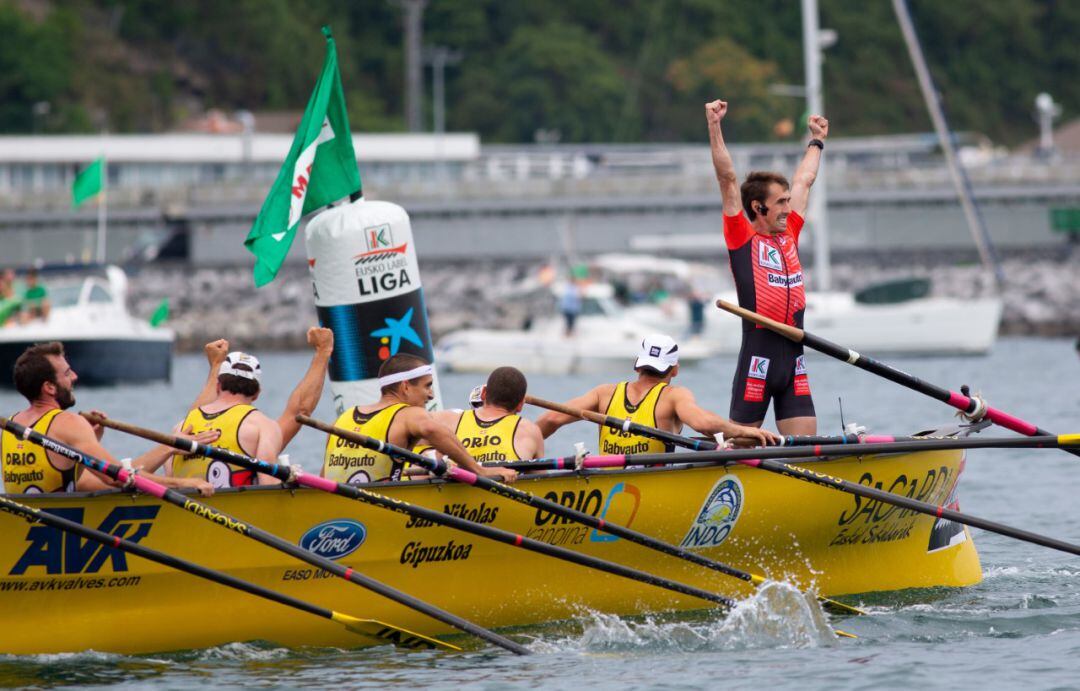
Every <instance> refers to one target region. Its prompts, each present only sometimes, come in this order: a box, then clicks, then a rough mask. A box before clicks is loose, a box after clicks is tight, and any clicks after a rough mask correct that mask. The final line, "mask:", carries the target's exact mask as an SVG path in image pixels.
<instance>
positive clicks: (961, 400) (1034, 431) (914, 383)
mask: <svg viewBox="0 0 1080 691" xmlns="http://www.w3.org/2000/svg"><path fill="white" fill-rule="evenodd" d="M716 306H717V307H719V308H720V309H722V310H724V311H726V312H730V313H732V314H734V315H736V316H738V317H742V318H743V319H745V320H747V321H749V322H752V323H754V324H758V325H760V326H763V327H765V328H766V329H769V330H770V331H774V332H776V333H778V334H780V335H781V336H783V337H785V338H787V339H788V340H790V341H792V342H794V343H802V344H803V345H805V346H807V347H809V348H813V349H814V350H816V351H818V352H819V353H824V354H825V355H828V356H830V357H834V358H836V359H837V360H842V361H844V362H846V363H848V364H850V365H855V366H856V367H858V368H859V369H864V370H866V371H867V372H872V373H873V374H876V375H878V376H879V377H884V378H885V379H888V380H889V381H891V382H894V383H896V384H900V385H901V386H905V387H907V388H909V389H911V390H913V391H918V392H919V393H921V394H925V395H927V396H929V397H931V398H936V399H937V400H939V401H941V402H942V403H947V404H948V405H951V406H952V407H954V408H956V409H957V410H960V411H962V412H964V413H966V414H968V415H972V416H973V417H974V418H979V419H981V418H982V417H983V416H985V417H986V418H987V419H988V420H990V421H991V422H993V423H994V424H995V425H999V426H1001V427H1004V428H1005V429H1010V430H1012V431H1013V432H1018V433H1020V434H1023V435H1024V436H1028V437H1036V436H1043V437H1045V436H1051V435H1052V434H1053V433H1052V432H1047V431H1046V430H1044V429H1042V428H1040V427H1038V426H1037V425H1033V424H1032V423H1030V422H1027V421H1026V420H1021V419H1020V418H1018V417H1015V416H1013V415H1010V414H1008V413H1006V412H1003V411H1001V410H998V409H997V408H994V407H993V406H989V405H986V402H985V401H981V400H979V399H978V398H972V397H970V396H967V395H965V394H963V393H957V392H955V391H949V390H948V389H943V388H941V387H939V386H935V385H933V384H930V383H928V382H925V381H923V380H922V379H919V378H918V377H914V376H912V375H910V374H908V373H907V372H904V371H902V370H898V369H896V368H895V367H893V366H891V365H886V364H885V363H883V362H880V361H878V360H875V359H873V358H871V357H867V356H866V355H862V354H861V353H858V352H856V351H854V350H852V349H851V348H845V347H843V346H839V345H837V344H835V343H833V342H832V341H827V340H825V339H824V338H821V337H820V336H815V335H814V334H812V333H810V332H808V331H806V330H804V329H800V328H797V327H794V326H789V325H787V324H781V323H780V322H778V321H776V320H773V319H769V318H768V317H763V316H762V315H760V314H758V313H757V312H752V311H750V310H748V309H743V308H742V307H739V306H738V305H733V304H731V303H730V302H725V301H724V300H717V301H716ZM1065 451H1067V452H1068V453H1071V454H1073V455H1074V456H1080V450H1077V449H1065Z"/></svg>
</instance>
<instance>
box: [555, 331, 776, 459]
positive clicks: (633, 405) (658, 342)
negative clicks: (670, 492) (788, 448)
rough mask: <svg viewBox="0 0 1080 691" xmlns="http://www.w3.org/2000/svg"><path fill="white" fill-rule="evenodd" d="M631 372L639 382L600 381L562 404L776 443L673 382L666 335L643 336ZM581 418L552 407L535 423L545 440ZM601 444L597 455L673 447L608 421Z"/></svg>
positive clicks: (675, 365)
mask: <svg viewBox="0 0 1080 691" xmlns="http://www.w3.org/2000/svg"><path fill="white" fill-rule="evenodd" d="M634 371H636V372H637V375H638V377H637V380H635V381H623V382H619V383H618V384H601V385H600V386H597V387H596V388H594V389H593V390H591V391H589V392H588V393H586V394H585V395H583V396H579V397H578V398H575V399H573V400H570V401H568V402H567V403H566V405H567V406H569V407H573V408H580V409H583V410H592V411H594V412H597V413H603V414H605V415H610V416H612V417H616V418H620V419H630V420H631V421H632V422H636V423H638V424H641V425H647V426H649V427H657V428H659V429H662V430H665V431H667V432H674V433H678V432H680V431H681V430H682V427H683V425H684V424H685V425H687V426H689V427H691V428H693V429H694V430H696V431H697V432H699V433H701V434H704V435H707V436H709V437H712V436H714V435H716V434H723V435H724V436H725V437H727V438H729V439H738V440H740V442H741V443H746V442H749V443H750V444H751V445H761V446H766V445H768V444H776V443H779V442H780V438H779V437H778V436H777V435H775V434H773V433H772V432H768V431H765V430H762V429H759V428H756V427H747V426H744V425H738V424H735V423H734V422H731V421H730V420H726V419H724V418H722V417H720V416H719V415H716V414H714V413H711V412H709V411H707V410H705V409H704V408H701V407H700V406H698V404H697V402H696V401H695V400H694V394H693V393H691V391H690V389H687V388H685V387H682V386H673V385H672V384H671V380H672V379H673V378H675V376H677V375H678V373H679V345H678V344H677V343H676V342H675V340H674V339H673V338H671V337H670V336H666V335H664V334H653V335H651V336H646V337H645V338H644V339H643V340H642V341H641V349H640V351H639V352H638V357H637V360H635V361H634ZM579 419H580V418H576V417H572V416H570V415H566V414H563V413H556V412H553V411H552V412H547V413H544V414H543V415H542V416H540V419H538V420H537V421H536V424H537V425H538V426H539V428H540V431H541V432H542V433H543V435H544V437H545V438H546V437H550V436H551V435H552V434H554V433H555V431H556V430H558V429H559V428H560V427H562V426H563V425H567V424H570V423H571V422H577V421H578V420H579ZM599 443H600V446H599V449H600V450H599V453H600V454H603V455H623V454H643V453H665V452H671V451H674V447H672V446H671V445H669V444H665V443H664V442H662V441H659V440H657V439H652V438H650V437H644V436H640V435H636V434H631V433H629V432H623V431H621V430H615V429H611V428H609V427H607V426H606V425H605V426H601V427H600V442H599Z"/></svg>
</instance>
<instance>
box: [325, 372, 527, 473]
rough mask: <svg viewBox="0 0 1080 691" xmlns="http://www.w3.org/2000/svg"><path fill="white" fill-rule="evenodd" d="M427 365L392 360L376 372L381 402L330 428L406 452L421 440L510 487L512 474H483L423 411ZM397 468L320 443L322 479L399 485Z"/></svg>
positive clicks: (355, 450) (335, 442) (337, 442)
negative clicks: (381, 481)
mask: <svg viewBox="0 0 1080 691" xmlns="http://www.w3.org/2000/svg"><path fill="white" fill-rule="evenodd" d="M433 372H434V370H433V369H432V367H431V365H430V364H428V363H427V362H425V361H424V360H423V359H421V358H419V357H416V356H415V355H409V354H406V353H398V354H397V355H392V356H391V357H390V358H389V359H388V360H386V362H384V363H383V364H382V366H381V367H380V368H379V388H380V392H381V397H380V398H379V400H378V401H376V402H375V403H372V404H370V405H359V406H353V407H352V408H349V409H347V410H346V411H345V412H344V413H342V414H341V416H340V417H339V418H338V419H337V422H335V423H334V425H335V426H336V427H341V428H342V429H347V430H350V431H353V432H358V433H360V434H364V435H366V436H369V437H373V438H375V439H378V440H380V441H385V442H389V443H391V444H394V445H395V446H399V447H403V448H406V449H412V448H413V447H414V446H415V445H416V444H417V442H418V441H419V440H420V439H426V440H427V441H428V442H429V443H430V444H431V445H432V446H434V447H435V449H436V451H438V452H439V453H441V454H443V455H444V456H447V457H449V458H450V459H451V460H453V461H454V462H456V463H457V464H458V465H460V466H462V467H464V468H465V469H466V470H470V471H472V472H474V473H476V474H478V475H482V476H484V477H490V478H493V479H500V480H503V481H505V482H513V481H514V479H515V478H516V477H517V473H515V472H514V471H513V470H511V469H509V468H483V467H481V466H480V464H479V463H477V462H476V460H475V459H474V458H473V457H472V456H471V455H470V454H469V452H468V450H467V449H466V448H465V447H464V446H463V445H462V444H461V442H459V441H458V439H457V437H455V436H454V434H453V432H451V431H450V429H449V428H447V427H446V426H444V425H442V424H440V423H439V422H437V421H436V420H435V418H433V417H432V416H431V414H430V413H428V412H427V410H426V409H425V405H426V404H427V402H428V401H430V400H432V399H433V398H434V397H435V393H434V391H433V389H432V385H433V382H434V378H433V376H432V375H433ZM401 471H402V464H401V462H400V461H398V460H397V459H394V458H391V457H390V456H388V455H386V454H382V453H377V452H375V451H371V450H369V449H365V448H363V447H361V446H360V445H359V444H356V443H354V442H349V441H346V440H344V439H341V438H340V437H337V436H335V435H331V436H330V438H329V439H327V441H326V454H325V456H324V458H323V467H322V473H321V474H322V476H323V477H326V478H329V479H331V480H334V481H336V482H347V483H349V484H362V483H366V482H378V481H380V480H400V479H401Z"/></svg>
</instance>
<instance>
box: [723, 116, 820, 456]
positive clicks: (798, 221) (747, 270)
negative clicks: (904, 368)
mask: <svg viewBox="0 0 1080 691" xmlns="http://www.w3.org/2000/svg"><path fill="white" fill-rule="evenodd" d="M727 110H728V104H727V102H726V101H719V100H717V101H712V102H710V103H706V104H705V119H706V121H707V122H708V125H709V143H710V145H711V147H712V160H713V167H714V168H715V170H716V179H717V181H718V182H719V183H720V195H721V197H722V198H723V200H724V241H725V242H726V243H727V248H728V256H729V258H730V260H731V271H732V273H733V274H734V276H735V289H736V291H737V292H738V295H739V305H740V306H741V307H743V308H745V309H748V310H753V311H754V312H757V313H759V314H762V315H764V316H766V317H769V318H771V319H775V320H776V321H779V322H782V323H784V324H789V325H791V326H795V327H798V328H802V325H803V312H804V311H805V309H806V291H805V288H804V287H803V271H802V264H801V263H800V262H799V233H800V232H801V231H802V227H803V214H804V213H805V212H806V207H807V203H808V201H809V198H810V187H811V186H812V185H813V184H814V180H815V179H816V178H817V173H818V166H819V165H820V163H821V155H822V152H823V151H824V150H825V139H826V137H828V135H829V121H828V120H826V119H825V118H823V117H822V116H820V115H811V116H810V118H809V120H808V125H809V128H810V134H811V136H812V139H810V142H809V144H808V145H807V147H806V154H805V155H804V156H803V159H802V162H801V163H799V167H798V168H797V169H796V170H795V175H794V177H793V178H792V182H791V185H788V181H787V179H786V178H785V177H784V176H783V175H780V174H779V173H773V172H760V171H758V172H751V173H750V174H749V175H747V176H746V180H745V181H743V183H742V186H741V187H740V185H739V179H738V177H737V176H736V175H735V163H734V161H732V158H731V153H730V152H729V151H728V149H727V146H726V145H725V144H724V136H723V133H722V132H721V130H720V122H721V121H722V120H723V119H724V116H725V115H726V114H727ZM770 401H773V402H774V408H773V413H774V414H775V415H776V426H777V429H778V430H779V432H780V434H782V435H805V434H816V433H817V417H816V415H815V412H814V401H813V398H812V397H811V395H810V382H809V380H808V378H807V373H806V364H805V362H804V361H803V347H802V344H796V343H791V342H790V341H788V340H787V339H786V338H784V337H783V336H781V335H779V334H776V333H773V332H772V331H770V330H768V329H763V328H760V327H757V326H755V325H754V324H751V323H750V322H746V321H744V322H743V335H742V347H741V349H740V350H739V361H738V366H737V368H736V370H735V379H734V382H733V383H732V387H731V409H730V417H731V419H732V420H733V421H735V422H738V423H741V424H745V425H751V426H755V427H760V426H761V424H762V423H763V422H764V421H765V413H766V412H767V411H768V409H769V402H770Z"/></svg>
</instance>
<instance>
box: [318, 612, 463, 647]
mask: <svg viewBox="0 0 1080 691" xmlns="http://www.w3.org/2000/svg"><path fill="white" fill-rule="evenodd" d="M332 618H333V620H334V621H336V622H337V623H339V624H341V625H342V626H344V627H345V628H346V629H348V630H349V631H352V632H353V633H356V634H359V635H361V636H364V637H366V638H374V639H377V640H379V641H381V642H383V643H391V644H393V645H395V646H397V647H398V648H407V649H409V650H417V649H420V648H427V649H429V650H450V651H454V652H460V651H461V648H459V647H457V646H456V645H453V644H452V643H446V642H445V641H440V640H439V639H437V638H431V637H430V636H425V635H424V634H422V633H416V632H415V631H409V630H408V629H403V628H401V627H400V626H394V625H393V624H387V623H386V622H383V621H378V620H377V619H357V618H356V617H350V616H349V615H348V614H342V613H341V612H334V613H333V617H332Z"/></svg>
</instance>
